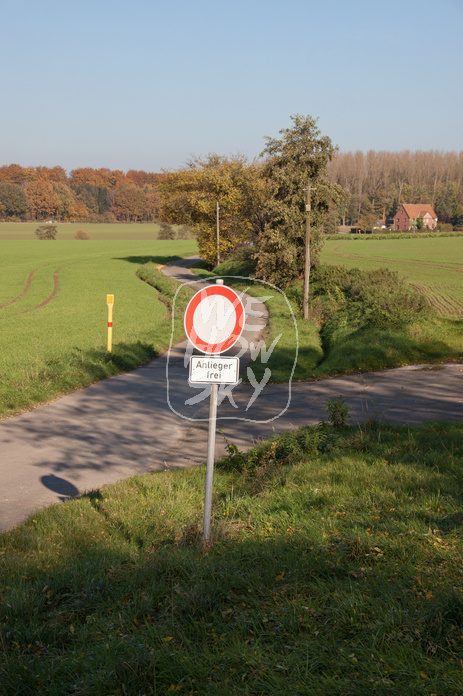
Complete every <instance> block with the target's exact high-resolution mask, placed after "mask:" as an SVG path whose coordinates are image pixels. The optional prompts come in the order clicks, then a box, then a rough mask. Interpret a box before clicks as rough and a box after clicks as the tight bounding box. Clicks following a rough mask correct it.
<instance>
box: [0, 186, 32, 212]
mask: <svg viewBox="0 0 463 696" xmlns="http://www.w3.org/2000/svg"><path fill="white" fill-rule="evenodd" d="M0 204H2V209H3V212H4V214H5V215H6V216H8V217H13V216H15V217H20V216H22V215H25V213H26V212H27V199H26V194H25V193H24V189H23V188H22V186H19V184H14V183H13V182H11V181H5V182H0Z"/></svg>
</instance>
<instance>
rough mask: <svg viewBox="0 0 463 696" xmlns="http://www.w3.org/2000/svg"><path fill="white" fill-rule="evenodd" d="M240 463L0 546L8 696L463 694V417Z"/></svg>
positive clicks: (47, 524) (290, 447) (257, 455)
mask: <svg viewBox="0 0 463 696" xmlns="http://www.w3.org/2000/svg"><path fill="white" fill-rule="evenodd" d="M328 420H329V419H328ZM230 452H231V456H230V457H228V458H225V459H224V460H222V461H221V462H220V463H219V464H218V467H217V471H216V477H215V483H214V489H215V490H214V501H213V535H214V540H215V541H214V544H213V546H211V547H209V548H206V549H204V548H202V546H201V543H200V541H199V539H200V524H201V510H202V500H203V490H204V470H203V468H202V467H201V468H193V469H187V470H183V471H175V472H165V473H162V474H155V475H150V476H143V477H133V478H131V479H129V480H126V481H122V482H120V483H119V484H117V485H115V486H109V487H107V488H104V489H102V490H101V491H97V492H94V493H91V494H89V495H87V496H84V497H82V498H81V499H79V500H73V501H69V502H67V503H65V504H63V505H59V506H55V507H53V508H50V509H48V510H45V511H43V512H41V513H39V514H37V515H34V516H33V517H32V518H31V519H30V520H29V521H28V522H27V523H25V524H23V525H21V526H20V527H19V528H18V529H16V530H13V531H12V532H10V533H7V534H4V535H3V536H2V537H1V542H0V543H1V546H0V554H1V555H0V558H1V581H2V583H1V584H2V591H1V594H2V602H1V609H0V612H1V613H0V631H1V640H2V652H3V655H2V659H1V661H0V680H1V682H0V683H1V684H2V689H3V690H4V693H5V694H6V693H8V694H13V693H17V694H19V693H21V694H24V695H25V696H45V695H46V696H61V695H62V694H63V693H69V694H71V693H72V694H76V695H78V694H81V695H84V694H85V695H87V694H90V693H91V694H93V695H95V696H98V695H101V696H107V695H108V694H113V695H114V696H116V695H123V694H130V695H132V694H146V695H151V694H152V695H154V694H167V693H179V694H184V695H185V696H186V695H187V694H189V695H196V696H212V695H217V696H223V695H224V694H247V695H249V696H251V694H266V695H271V694H275V695H276V694H285V695H286V694H288V689H289V687H288V685H290V692H291V694H292V695H293V694H294V695H299V694H300V695H301V696H302V695H304V696H305V695H306V694H309V693H310V694H313V695H314V696H326V694H330V695H332V696H350V695H352V696H357V695H361V694H367V693H368V694H375V695H378V696H379V695H381V696H393V695H395V694H407V696H432V694H436V695H438V696H460V695H461V684H462V681H461V654H462V653H461V651H462V649H463V598H462V592H461V557H462V552H463V546H462V538H461V525H462V522H463V518H462V510H461V499H462V494H463V490H462V487H461V482H462V480H463V477H462V474H463V427H462V425H461V424H453V425H444V424H428V425H424V426H421V427H418V428H409V427H406V426H404V427H391V426H386V425H381V426H379V425H376V424H372V425H369V426H362V427H355V428H353V427H347V428H343V427H339V428H336V427H333V426H332V425H329V424H324V425H323V424H322V425H320V426H315V427H311V428H307V429H304V430H301V431H297V432H293V433H291V434H289V433H288V434H286V435H285V436H283V437H282V438H275V439H273V440H270V441H268V442H266V443H262V444H261V445H260V447H259V448H258V449H256V450H254V451H251V452H250V453H248V454H245V453H240V452H238V451H237V450H236V449H234V448H233V447H232V446H231V447H230Z"/></svg>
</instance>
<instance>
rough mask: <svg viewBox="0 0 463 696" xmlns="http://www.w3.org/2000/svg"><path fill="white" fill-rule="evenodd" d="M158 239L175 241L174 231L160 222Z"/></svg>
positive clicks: (170, 226) (165, 223)
mask: <svg viewBox="0 0 463 696" xmlns="http://www.w3.org/2000/svg"><path fill="white" fill-rule="evenodd" d="M158 239H175V230H174V228H173V227H172V225H168V224H167V222H161V223H160V225H159V232H158Z"/></svg>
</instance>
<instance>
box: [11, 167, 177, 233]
mask: <svg viewBox="0 0 463 696" xmlns="http://www.w3.org/2000/svg"><path fill="white" fill-rule="evenodd" d="M165 176H166V175H165V174H155V173H152V172H145V171H136V170H130V171H128V172H127V173H124V172H122V171H120V170H110V169H92V168H90V167H86V168H82V169H74V170H73V171H71V173H70V174H69V176H68V175H67V173H66V172H65V170H64V169H63V168H62V167H21V166H20V165H18V164H10V165H6V166H2V167H0V219H4V220H50V219H52V220H55V221H69V222H73V221H86V222H114V221H118V220H119V221H124V222H142V221H143V222H145V221H146V222H152V221H154V220H157V219H158V218H159V214H160V210H159V203H160V199H159V191H158V185H159V182H160V181H162V179H163V178H164V177H165Z"/></svg>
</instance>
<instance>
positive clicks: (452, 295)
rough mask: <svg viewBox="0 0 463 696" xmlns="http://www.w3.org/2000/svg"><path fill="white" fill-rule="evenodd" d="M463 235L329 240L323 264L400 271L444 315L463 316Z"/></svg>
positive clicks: (323, 254) (322, 258) (324, 249)
mask: <svg viewBox="0 0 463 696" xmlns="http://www.w3.org/2000/svg"><path fill="white" fill-rule="evenodd" d="M462 259H463V236H455V237H438V238H435V237H434V238H433V237H424V238H414V239H410V238H405V239H375V237H374V236H373V235H372V237H371V238H368V239H359V238H356V237H354V238H347V239H343V238H339V239H338V240H333V239H330V240H327V241H326V242H325V245H324V247H323V251H322V255H321V260H322V262H323V263H327V264H335V265H343V266H345V267H346V268H360V269H374V268H383V267H387V268H389V269H390V270H394V271H397V272H398V273H399V274H400V275H401V276H402V277H404V278H405V279H406V280H407V282H408V283H409V284H410V285H411V286H412V287H414V288H416V289H417V290H419V291H420V292H421V293H422V294H423V295H425V296H426V298H427V299H428V301H429V302H430V304H431V305H432V306H433V307H435V308H436V309H437V311H438V312H439V313H440V314H441V315H443V316H449V317H453V318H462V317H463V266H462Z"/></svg>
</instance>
